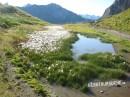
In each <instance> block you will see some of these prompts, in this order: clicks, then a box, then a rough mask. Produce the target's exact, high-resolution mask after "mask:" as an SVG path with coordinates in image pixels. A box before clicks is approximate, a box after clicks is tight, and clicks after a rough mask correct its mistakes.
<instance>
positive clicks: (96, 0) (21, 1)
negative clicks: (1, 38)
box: [0, 0, 114, 16]
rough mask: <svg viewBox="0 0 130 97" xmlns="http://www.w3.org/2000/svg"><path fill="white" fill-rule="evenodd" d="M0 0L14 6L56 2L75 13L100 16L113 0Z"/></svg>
mask: <svg viewBox="0 0 130 97" xmlns="http://www.w3.org/2000/svg"><path fill="white" fill-rule="evenodd" d="M0 2H1V3H8V4H10V5H14V6H24V5H26V4H28V3H30V4H39V5H46V4H49V3H56V4H59V5H61V6H62V7H64V8H66V9H68V10H71V11H73V12H75V13H77V14H90V15H98V16H102V14H103V13H104V11H105V9H106V8H107V7H109V6H110V5H111V4H112V3H113V2H114V0H0Z"/></svg>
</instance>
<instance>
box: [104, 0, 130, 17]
mask: <svg viewBox="0 0 130 97" xmlns="http://www.w3.org/2000/svg"><path fill="white" fill-rule="evenodd" d="M128 8H130V0H115V2H114V3H113V4H112V5H111V6H110V7H109V8H107V9H106V11H105V13H104V15H103V17H108V16H111V15H115V14H118V13H120V12H122V11H124V10H126V9H128Z"/></svg>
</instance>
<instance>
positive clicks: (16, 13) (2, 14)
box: [0, 4, 47, 97]
mask: <svg viewBox="0 0 130 97" xmlns="http://www.w3.org/2000/svg"><path fill="white" fill-rule="evenodd" d="M46 24H47V23H46V22H42V21H41V20H39V19H37V18H35V17H32V16H31V15H29V14H27V13H25V12H23V11H21V10H19V9H17V8H15V7H12V6H8V5H2V4H0V97H16V96H17V95H18V93H19V92H18V91H19V90H18V89H17V88H18V87H19V86H18V85H17V83H16V82H15V81H11V82H10V81H9V78H10V77H9V76H8V75H7V74H6V73H7V68H8V67H6V65H7V64H10V62H9V60H10V59H9V58H8V57H7V56H8V55H9V54H10V52H16V48H17V46H18V43H19V42H20V41H25V40H26V39H27V37H26V36H27V34H28V33H29V32H33V31H34V30H40V29H41V28H42V27H43V26H44V25H46ZM14 88H16V91H15V89H14Z"/></svg>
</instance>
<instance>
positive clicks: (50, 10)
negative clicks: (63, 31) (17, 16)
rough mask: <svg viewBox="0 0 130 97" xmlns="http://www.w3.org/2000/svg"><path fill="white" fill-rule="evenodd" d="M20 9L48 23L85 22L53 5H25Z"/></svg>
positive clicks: (79, 17)
mask: <svg viewBox="0 0 130 97" xmlns="http://www.w3.org/2000/svg"><path fill="white" fill-rule="evenodd" d="M21 9H23V10H24V11H26V12H28V13H30V14H32V15H33V16H36V17H38V18H40V19H42V20H46V21H47V22H50V23H56V24H62V23H76V22H82V21H85V19H84V18H82V17H81V16H79V15H77V14H75V13H73V12H71V11H69V10H66V9H64V8H62V7H61V6H59V5H57V4H53V3H52V4H48V5H27V6H25V7H22V8H21Z"/></svg>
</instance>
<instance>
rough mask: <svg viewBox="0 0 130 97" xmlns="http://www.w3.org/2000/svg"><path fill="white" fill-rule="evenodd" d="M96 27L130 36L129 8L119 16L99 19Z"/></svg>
mask: <svg viewBox="0 0 130 97" xmlns="http://www.w3.org/2000/svg"><path fill="white" fill-rule="evenodd" d="M96 25H97V26H100V27H104V28H109V29H114V30H119V31H122V32H126V33H128V34H130V8H129V9H127V10H126V11H124V12H122V13H120V14H117V15H113V16H111V17H108V18H104V19H101V20H100V21H98V22H97V23H96Z"/></svg>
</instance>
